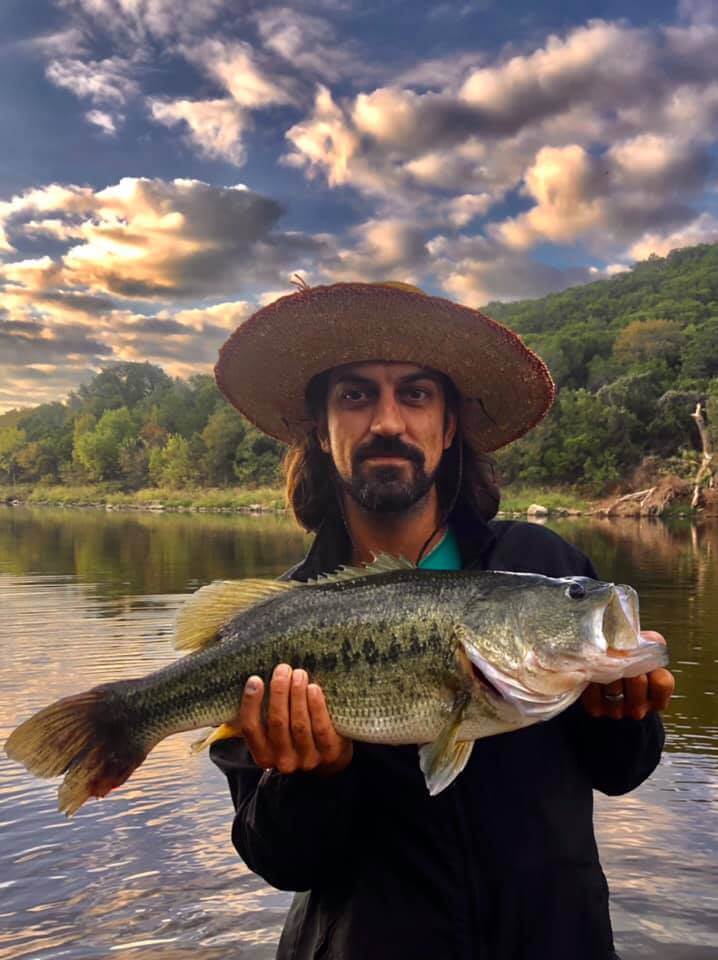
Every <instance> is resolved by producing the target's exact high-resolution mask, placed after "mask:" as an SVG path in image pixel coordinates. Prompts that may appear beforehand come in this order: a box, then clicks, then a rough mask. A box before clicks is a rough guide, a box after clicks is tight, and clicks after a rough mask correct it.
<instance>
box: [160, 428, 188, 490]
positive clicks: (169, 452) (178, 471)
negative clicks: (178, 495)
mask: <svg viewBox="0 0 718 960" xmlns="http://www.w3.org/2000/svg"><path fill="white" fill-rule="evenodd" d="M149 473H150V479H151V480H152V482H153V483H154V484H156V485H157V486H162V485H166V486H168V487H175V488H182V487H187V486H191V485H192V484H193V483H196V482H197V479H198V476H199V465H198V461H197V456H196V450H193V448H192V444H191V443H190V441H189V440H187V439H186V437H182V436H180V435H179V434H174V435H173V436H170V438H169V440H168V441H167V445H166V446H165V447H163V448H162V449H161V450H159V449H155V450H152V452H151V453H150V461H149Z"/></svg>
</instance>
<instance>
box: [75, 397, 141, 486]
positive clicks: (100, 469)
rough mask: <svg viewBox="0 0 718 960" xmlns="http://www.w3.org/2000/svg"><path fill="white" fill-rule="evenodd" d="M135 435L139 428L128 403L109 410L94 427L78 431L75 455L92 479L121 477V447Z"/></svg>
mask: <svg viewBox="0 0 718 960" xmlns="http://www.w3.org/2000/svg"><path fill="white" fill-rule="evenodd" d="M134 436H135V428H134V424H133V422H132V417H131V415H130V412H129V410H128V409H127V407H120V408H119V409H117V410H106V411H105V412H104V413H103V414H102V416H101V417H100V419H99V420H98V421H97V424H96V425H95V426H94V427H91V428H90V429H89V430H84V431H82V432H80V433H79V435H76V438H75V445H74V450H73V455H74V459H75V460H76V461H77V462H78V463H79V464H80V465H81V466H82V467H83V468H84V469H85V471H86V472H87V475H88V477H89V478H90V479H91V480H116V479H120V478H121V468H120V450H121V448H122V446H123V444H125V443H127V442H128V441H132V440H133V439H134Z"/></svg>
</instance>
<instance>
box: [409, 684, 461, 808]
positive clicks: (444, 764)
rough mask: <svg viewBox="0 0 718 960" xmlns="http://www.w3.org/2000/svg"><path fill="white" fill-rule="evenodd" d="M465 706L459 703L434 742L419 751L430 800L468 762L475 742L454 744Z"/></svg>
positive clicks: (458, 741) (453, 778) (451, 780)
mask: <svg viewBox="0 0 718 960" xmlns="http://www.w3.org/2000/svg"><path fill="white" fill-rule="evenodd" d="M465 706H466V704H465V701H463V700H462V702H461V704H460V705H459V706H458V707H457V708H456V709H455V710H454V712H453V713H452V715H451V719H450V720H449V722H448V723H447V724H446V726H445V727H444V729H443V730H442V731H441V733H440V734H439V736H438V737H437V738H436V740H434V741H433V743H425V744H424V746H423V747H419V766H420V767H421V771H422V773H423V774H424V779H425V780H426V786H427V789H428V791H429V793H430V795H431V796H432V797H435V796H436V794H437V793H441V791H442V790H444V789H445V788H446V787H448V786H449V784H450V783H453V781H454V780H455V779H456V778H457V777H458V775H459V774H460V773H461V771H462V770H463V769H464V767H465V766H466V764H467V763H468V762H469V757H470V756H471V751H472V750H473V748H474V741H473V740H457V735H458V733H459V727H460V726H461V721H462V717H463V713H464V707H465Z"/></svg>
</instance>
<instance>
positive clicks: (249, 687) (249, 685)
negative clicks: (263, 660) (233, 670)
mask: <svg viewBox="0 0 718 960" xmlns="http://www.w3.org/2000/svg"><path fill="white" fill-rule="evenodd" d="M244 689H245V690H246V692H247V693H256V692H257V690H259V677H250V678H249V680H247V682H246V683H245V685H244Z"/></svg>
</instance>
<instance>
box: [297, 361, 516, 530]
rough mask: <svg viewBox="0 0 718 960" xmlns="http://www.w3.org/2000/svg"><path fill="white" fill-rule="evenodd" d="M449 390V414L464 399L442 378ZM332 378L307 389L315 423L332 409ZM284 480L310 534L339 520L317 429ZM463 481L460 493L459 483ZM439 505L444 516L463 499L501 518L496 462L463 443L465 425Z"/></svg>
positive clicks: (447, 457)
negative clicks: (329, 396)
mask: <svg viewBox="0 0 718 960" xmlns="http://www.w3.org/2000/svg"><path fill="white" fill-rule="evenodd" d="M439 376H440V379H441V381H442V384H443V387H444V397H445V401H446V411H447V414H448V413H449V412H451V411H453V412H454V413H456V415H457V418H458V417H459V412H460V409H461V398H460V396H459V392H458V390H457V389H456V387H455V386H454V383H453V381H452V380H450V379H449V377H447V376H446V375H445V374H439ZM328 384H329V374H328V372H326V373H321V374H319V375H318V376H316V377H314V378H313V379H312V380H311V381H310V383H309V386H308V387H307V391H306V400H307V407H308V409H309V412H310V413H311V416H312V418H313V419H314V422H315V424H316V423H317V422H318V420H319V418H320V417H321V416H322V414H323V412H324V410H325V407H326V397H327V387H328ZM283 469H284V480H285V494H286V499H287V506H289V507H290V508H291V509H292V511H293V513H294V516H295V517H296V518H297V522H298V523H299V524H300V525H301V526H302V527H304V529H305V530H308V531H316V530H318V529H319V527H320V525H321V523H322V521H323V520H324V519H325V517H327V516H328V515H330V514H336V515H339V513H340V509H339V504H338V503H337V489H336V485H335V482H334V464H333V463H332V459H331V456H330V455H329V454H328V453H325V452H324V451H323V450H322V448H321V446H320V443H319V437H318V435H317V428H316V426H315V427H313V428H312V429H311V430H310V431H309V432H308V433H307V434H306V435H305V436H304V437H302V438H301V439H300V440H295V441H294V442H293V443H292V445H291V446H290V447H289V449H288V450H287V453H286V455H285V457H284V464H283ZM459 477H460V478H461V483H460V486H459V488H458V490H457V483H458V481H459ZM436 489H437V492H438V494H439V505H440V507H441V511H442V513H443V514H444V515H447V514H448V513H450V512H451V510H452V509H453V507H454V505H455V503H456V501H457V500H458V499H462V500H463V501H464V502H465V503H466V504H467V505H468V506H469V507H471V508H472V509H473V510H474V511H476V513H478V514H479V515H480V516H481V517H483V519H484V520H491V519H492V518H493V517H495V516H496V512H497V511H498V509H499V503H500V501H501V491H500V489H499V485H498V480H497V476H496V467H495V463H494V460H493V459H492V458H491V457H489V456H488V455H486V454H482V453H478V452H477V451H475V450H474V449H473V448H472V447H470V446H469V444H468V443H466V441H465V440H464V438H463V435H462V433H461V422H460V420H459V422H458V426H457V430H456V434H455V436H454V439H453V442H452V444H451V446H450V447H449V449H448V450H446V452H445V453H444V456H443V457H442V459H441V464H440V466H439V472H438V475H437V478H436Z"/></svg>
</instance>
